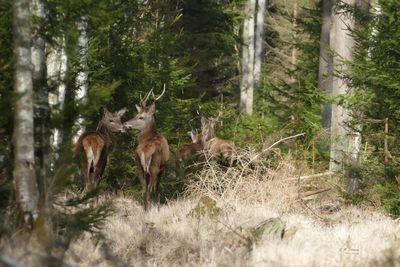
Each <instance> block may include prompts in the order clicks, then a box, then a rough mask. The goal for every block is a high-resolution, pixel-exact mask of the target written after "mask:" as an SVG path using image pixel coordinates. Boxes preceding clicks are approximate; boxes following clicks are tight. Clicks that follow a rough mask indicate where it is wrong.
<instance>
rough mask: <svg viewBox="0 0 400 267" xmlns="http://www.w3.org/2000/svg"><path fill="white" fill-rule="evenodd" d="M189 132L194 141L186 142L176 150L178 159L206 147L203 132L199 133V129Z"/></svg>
mask: <svg viewBox="0 0 400 267" xmlns="http://www.w3.org/2000/svg"><path fill="white" fill-rule="evenodd" d="M188 134H189V135H190V137H191V139H192V143H190V144H184V145H182V146H180V147H179V148H178V149H177V150H176V151H175V156H176V158H178V159H183V158H187V157H189V156H192V155H195V154H196V153H198V152H199V151H201V150H203V148H204V146H203V143H202V137H203V135H202V134H201V133H197V131H194V130H192V131H190V132H188Z"/></svg>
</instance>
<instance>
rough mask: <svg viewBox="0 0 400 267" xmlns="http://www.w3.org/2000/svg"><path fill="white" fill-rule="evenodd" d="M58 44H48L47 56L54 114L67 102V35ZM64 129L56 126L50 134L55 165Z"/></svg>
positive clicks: (50, 99)
mask: <svg viewBox="0 0 400 267" xmlns="http://www.w3.org/2000/svg"><path fill="white" fill-rule="evenodd" d="M56 43H58V45H56V46H47V48H48V56H47V58H46V66H47V82H48V86H49V87H53V88H55V90H54V93H49V105H50V108H51V112H52V113H53V114H55V115H56V114H59V113H60V112H62V110H63V108H64V103H65V93H66V88H67V85H66V83H65V78H66V74H67V67H68V64H67V63H68V57H67V53H66V51H65V47H66V41H65V37H61V38H58V39H57V42H56ZM61 139H62V129H60V128H54V129H52V133H51V136H50V144H51V148H52V150H53V151H54V152H53V154H54V155H53V158H52V159H51V160H50V161H51V163H50V164H51V166H52V167H53V165H54V161H55V159H57V158H58V152H57V151H58V149H59V148H60V146H61Z"/></svg>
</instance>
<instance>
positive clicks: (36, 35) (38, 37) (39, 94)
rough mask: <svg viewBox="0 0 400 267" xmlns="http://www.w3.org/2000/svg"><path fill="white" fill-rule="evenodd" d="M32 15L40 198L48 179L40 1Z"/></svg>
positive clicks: (47, 106) (43, 47)
mask: <svg viewBox="0 0 400 267" xmlns="http://www.w3.org/2000/svg"><path fill="white" fill-rule="evenodd" d="M31 7H32V15H33V16H34V17H35V18H36V22H37V23H36V24H35V25H34V27H33V36H32V48H31V58H32V66H33V72H32V74H33V86H34V94H35V97H34V102H35V105H34V119H35V120H34V124H35V140H36V144H35V154H36V165H37V169H38V175H39V177H38V185H39V187H40V190H39V191H40V193H42V195H41V197H43V196H44V195H43V193H44V191H45V184H46V183H45V179H47V178H48V174H47V171H48V167H49V143H50V133H49V128H48V119H49V102H48V87H47V85H46V44H45V40H44V38H43V36H42V30H43V20H44V18H45V8H44V4H43V2H42V1H41V0H33V1H32V6H31Z"/></svg>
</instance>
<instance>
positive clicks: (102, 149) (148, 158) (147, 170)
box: [74, 86, 236, 210]
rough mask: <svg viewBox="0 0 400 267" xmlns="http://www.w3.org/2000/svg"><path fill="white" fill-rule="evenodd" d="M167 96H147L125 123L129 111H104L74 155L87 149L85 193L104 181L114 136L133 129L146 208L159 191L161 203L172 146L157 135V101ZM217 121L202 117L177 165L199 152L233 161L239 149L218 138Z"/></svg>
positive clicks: (83, 166) (178, 155)
mask: <svg viewBox="0 0 400 267" xmlns="http://www.w3.org/2000/svg"><path fill="white" fill-rule="evenodd" d="M164 93H165V86H164V89H163V92H162V93H161V95H159V96H158V97H155V96H154V93H153V91H152V90H150V92H149V93H148V94H147V96H146V97H145V99H144V100H141V101H140V105H136V109H137V111H138V114H137V115H136V116H135V117H134V118H132V119H130V120H128V121H126V122H125V123H122V122H121V117H122V115H124V113H125V112H126V108H124V109H121V110H119V111H116V112H109V111H108V110H107V109H106V108H104V109H103V116H102V118H101V120H100V122H99V123H98V125H97V129H96V131H93V132H86V133H84V134H82V135H81V136H80V137H79V139H78V141H77V143H76V145H75V151H74V155H75V156H77V155H78V154H79V153H80V151H82V150H83V152H84V153H83V156H84V160H83V161H82V163H81V177H82V183H83V186H84V192H86V191H88V190H91V189H93V188H95V187H96V186H97V184H98V182H99V181H100V178H101V176H102V174H103V171H104V168H105V166H106V163H107V157H108V154H109V153H110V152H111V151H112V150H113V146H114V143H115V141H114V137H115V134H116V133H123V132H125V131H127V130H129V129H136V130H139V134H138V145H137V147H136V149H135V151H134V158H135V163H136V165H137V169H138V176H139V180H140V184H141V186H142V192H143V198H144V208H145V210H147V209H148V208H149V207H150V205H151V194H152V192H154V191H155V192H156V195H157V200H158V202H160V176H161V174H162V172H163V171H164V169H165V167H166V164H167V161H168V159H169V154H170V151H169V146H168V141H167V139H166V138H165V137H164V136H162V135H161V134H159V133H158V132H157V128H156V123H155V119H154V113H155V102H156V101H157V100H159V99H160V98H161V97H162V96H163V94H164ZM150 95H152V96H153V99H154V102H153V103H152V104H151V105H150V106H147V105H146V101H147V100H148V98H149V96H150ZM217 121H218V117H217V118H210V119H206V118H204V117H202V118H201V125H202V127H201V133H197V131H193V130H192V131H190V132H189V133H190V136H191V138H192V143H190V144H185V145H183V146H181V147H179V148H178V149H177V150H176V151H175V156H176V160H177V163H178V164H179V162H182V161H183V160H184V159H185V158H187V157H189V156H192V155H195V154H197V153H205V154H206V155H208V156H209V157H212V156H219V155H220V156H222V157H225V158H229V159H230V160H231V163H232V159H233V158H234V156H235V154H236V147H235V144H234V143H233V142H232V141H229V140H224V139H221V138H218V137H216V136H215V130H214V127H215V124H216V123H217ZM178 166H179V165H178Z"/></svg>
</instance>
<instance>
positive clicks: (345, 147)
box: [329, 0, 361, 171]
mask: <svg viewBox="0 0 400 267" xmlns="http://www.w3.org/2000/svg"><path fill="white" fill-rule="evenodd" d="M344 2H346V3H347V4H351V5H354V3H355V1H354V0H345V1H344ZM348 27H350V28H353V27H354V19H353V18H352V17H350V15H349V14H337V13H336V14H334V15H333V23H332V29H331V35H330V40H331V49H332V50H333V51H334V52H335V55H334V58H333V66H334V70H335V71H337V72H339V73H343V72H344V71H346V69H347V68H346V65H345V64H344V63H343V60H352V59H353V51H354V39H353V38H352V37H351V35H350V31H349V29H348ZM332 93H333V95H334V96H338V95H345V94H348V93H351V91H350V88H349V87H348V86H347V84H346V82H345V81H344V80H342V79H340V78H337V77H335V78H333V81H332ZM350 119H351V114H350V111H349V110H347V109H345V108H343V107H342V106H338V105H335V104H334V105H332V118H331V160H330V165H329V170H330V171H338V170H341V169H342V168H343V165H344V164H350V163H354V162H356V161H357V160H358V155H359V151H360V145H361V136H360V134H359V133H357V132H356V131H354V130H352V129H350V128H349V127H347V126H346V122H348V121H349V120H350Z"/></svg>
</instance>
